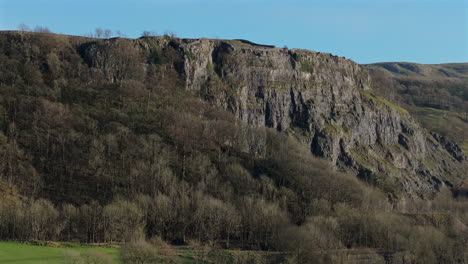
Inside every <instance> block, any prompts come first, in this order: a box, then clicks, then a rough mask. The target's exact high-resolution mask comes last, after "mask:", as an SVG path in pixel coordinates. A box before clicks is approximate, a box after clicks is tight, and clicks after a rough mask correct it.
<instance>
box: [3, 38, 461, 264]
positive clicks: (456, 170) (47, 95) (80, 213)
mask: <svg viewBox="0 0 468 264" xmlns="http://www.w3.org/2000/svg"><path fill="white" fill-rule="evenodd" d="M373 87H374V86H373V84H372V80H371V77H370V75H369V74H368V71H367V69H366V68H365V67H362V66H360V65H358V64H356V63H354V62H352V61H350V60H346V59H344V58H342V57H337V56H333V55H331V54H324V53H319V52H313V51H306V50H296V49H293V50H289V49H286V48H275V47H271V46H263V45H258V44H252V43H250V42H247V41H241V40H210V39H179V38H171V37H168V36H161V37H144V38H140V39H124V38H113V39H93V38H85V37H75V36H65V35H56V34H37V33H28V32H1V33H0V96H1V97H0V113H1V116H2V118H1V119H0V129H1V130H0V131H1V132H0V158H1V160H2V163H1V164H0V166H1V168H0V179H1V181H0V187H1V190H4V191H5V192H8V193H9V196H8V197H7V198H4V197H3V196H2V197H0V238H1V239H15V240H16V239H17V240H60V241H80V242H86V243H101V242H107V243H112V242H123V241H128V240H130V238H132V239H133V238H134V237H136V236H137V237H139V238H144V239H148V240H151V241H159V240H160V239H162V240H164V241H166V242H168V243H172V244H174V245H188V244H202V245H206V246H209V247H211V248H216V247H218V248H221V247H222V248H228V249H231V248H235V249H236V248H238V249H247V250H265V251H281V252H282V253H285V254H280V255H281V258H282V259H278V260H277V262H275V263H320V262H323V263H330V262H331V259H336V257H337V255H339V254H341V253H340V252H346V254H348V250H350V251H351V252H352V251H353V250H354V251H356V252H363V251H364V252H365V251H367V249H369V250H368V251H369V252H373V254H374V255H375V254H377V253H376V252H379V253H378V254H385V258H388V256H390V255H391V256H395V258H398V259H421V260H424V261H426V260H427V261H428V260H434V261H436V262H433V263H441V262H444V261H446V262H449V261H452V260H460V259H462V258H463V256H464V255H463V254H464V253H463V252H464V251H465V249H466V246H465V245H464V244H463V241H465V240H464V239H465V234H464V233H463V232H461V231H462V228H461V227H460V226H464V225H466V224H467V223H468V220H467V219H465V218H466V217H465V215H467V214H466V213H465V212H467V211H468V210H467V209H465V207H466V206H465V205H464V204H463V202H460V201H457V200H453V198H452V197H451V196H450V194H449V193H448V191H447V187H452V186H458V185H459V184H460V182H462V181H463V180H464V178H465V174H464V166H466V164H467V161H466V156H465V155H464V154H463V152H462V151H461V149H460V147H459V146H458V145H457V144H456V143H454V142H452V141H450V140H448V139H447V138H445V137H441V136H439V135H438V134H434V133H430V132H428V131H427V130H425V129H423V128H422V127H421V126H420V125H419V124H418V122H416V120H415V119H414V118H413V117H412V116H411V115H410V114H409V113H408V111H406V110H405V109H404V108H402V107H399V106H397V105H396V104H394V103H391V102H389V101H387V100H385V99H383V98H382V97H379V96H377V95H376V94H375V91H374V90H373ZM356 176H357V177H356ZM430 199H435V200H433V201H428V200H430ZM7 200H8V203H7V202H5V201H7ZM453 208H456V211H455V210H454V211H453V212H452V211H450V210H452V209H453ZM413 215H416V218H417V216H421V217H422V218H424V219H425V220H427V221H423V222H418V221H416V220H414V218H415V217H414V216H413ZM417 219H419V218H417ZM454 221H461V222H462V224H460V225H457V226H455V225H452V224H451V223H453V222H454ZM416 245H423V247H419V246H416ZM427 252H429V253H427ZM446 252H450V253H447V254H446ZM378 257H379V259H382V261H383V258H384V256H383V255H382V256H380V255H379V256H378ZM288 261H289V262H288ZM427 261H426V262H422V263H431V262H427ZM415 263H418V262H415Z"/></svg>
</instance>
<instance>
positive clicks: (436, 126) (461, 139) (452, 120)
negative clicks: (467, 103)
mask: <svg viewBox="0 0 468 264" xmlns="http://www.w3.org/2000/svg"><path fill="white" fill-rule="evenodd" d="M410 110H411V113H412V114H413V115H414V116H416V118H417V119H418V120H419V121H420V122H421V123H422V125H423V126H424V127H425V128H426V129H428V130H431V131H434V132H437V133H439V134H441V135H444V136H446V137H448V138H449V139H451V140H454V141H455V142H457V143H459V144H460V145H461V148H462V150H463V152H464V153H465V154H466V153H468V134H467V132H466V131H468V122H467V118H466V117H464V116H463V115H462V114H460V113H458V112H454V111H447V110H440V109H435V108H430V107H412V108H410Z"/></svg>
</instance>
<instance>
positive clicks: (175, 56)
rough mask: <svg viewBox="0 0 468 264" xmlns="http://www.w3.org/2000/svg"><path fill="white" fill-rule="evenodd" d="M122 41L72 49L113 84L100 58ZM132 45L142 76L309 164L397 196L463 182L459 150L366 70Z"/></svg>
mask: <svg viewBox="0 0 468 264" xmlns="http://www.w3.org/2000/svg"><path fill="white" fill-rule="evenodd" d="M124 41H125V42H128V41H130V40H118V39H114V40H107V41H104V42H103V43H100V44H99V43H91V44H90V43H86V44H82V45H81V46H80V47H79V49H80V50H81V51H80V53H81V54H82V56H84V57H85V60H87V61H88V64H89V65H90V66H91V67H96V68H98V69H99V68H100V69H103V70H104V71H105V72H106V74H109V76H110V79H115V78H116V76H117V77H118V72H112V71H115V70H116V69H118V67H115V65H117V66H118V65H119V63H121V64H122V65H125V63H122V62H119V59H118V56H115V55H112V53H109V52H107V51H108V50H109V48H108V47H109V46H112V45H114V46H115V45H117V46H118V45H121V44H119V43H122V42H124ZM131 42H132V44H133V47H135V49H137V50H138V51H139V54H140V55H141V56H142V58H143V59H142V60H141V62H140V65H141V67H142V69H143V71H147V70H148V68H149V65H151V64H155V63H157V64H160V65H163V66H164V67H162V68H164V69H173V70H174V71H176V72H177V75H178V77H179V78H180V79H181V80H182V81H184V83H185V86H186V89H189V90H193V91H195V92H197V93H199V94H200V95H201V96H203V97H204V98H205V99H206V100H209V101H210V102H212V103H213V104H215V105H218V106H220V107H223V108H225V109H227V110H229V111H231V112H232V113H233V114H234V115H235V116H236V117H237V118H239V119H240V120H242V121H244V122H245V123H248V124H250V125H253V126H267V127H271V128H275V129H277V130H278V131H284V132H286V133H289V134H291V135H293V136H295V137H297V138H298V139H299V140H300V141H302V142H303V143H304V144H307V145H308V146H310V150H311V152H312V153H314V154H315V155H317V156H320V157H323V158H325V159H328V160H329V161H331V162H332V163H333V164H335V165H336V166H337V167H338V168H340V169H343V170H348V171H350V172H352V173H354V174H356V175H357V176H358V177H360V178H361V179H362V180H364V181H367V182H369V183H372V184H375V185H377V186H379V187H380V188H382V189H384V190H386V191H388V192H389V193H392V194H393V195H394V196H400V195H402V196H403V195H404V194H406V195H407V196H416V195H418V196H430V195H431V194H434V193H435V192H436V191H437V190H438V189H439V188H440V187H441V186H443V185H446V186H449V187H450V186H452V185H455V184H457V183H458V182H459V181H460V180H461V179H462V178H463V174H462V172H461V168H462V167H463V166H466V163H467V162H466V157H465V155H464V154H463V153H462V151H461V150H460V148H459V147H458V145H456V144H454V143H453V142H449V141H447V140H446V139H445V138H443V137H440V136H438V135H436V134H431V133H429V132H427V131H425V130H424V129H422V128H421V127H420V126H419V125H418V123H417V122H415V120H414V119H413V118H412V117H411V116H410V115H409V114H408V113H407V112H406V111H405V110H404V109H402V108H400V107H398V106H396V105H393V104H391V103H389V102H387V101H386V100H384V99H382V98H380V97H377V96H375V95H374V94H373V92H372V84H371V81H370V78H369V75H368V73H367V70H366V69H365V68H363V67H361V66H360V65H358V64H356V63H354V62H353V61H350V60H347V59H345V58H343V57H337V56H333V55H331V54H324V53H319V52H313V51H307V50H297V49H292V50H290V49H286V48H274V47H271V46H263V45H257V44H253V43H250V42H248V41H243V40H210V39H196V40H180V39H171V38H168V37H151V38H142V39H138V40H132V41H131ZM127 49H128V48H127ZM106 54H107V55H106ZM106 56H110V57H109V58H107V57H106ZM162 57H164V59H160V58H162ZM113 59H114V60H115V65H111V64H112V60H113ZM109 66H111V67H109ZM160 68H161V67H160ZM109 71H110V72H109Z"/></svg>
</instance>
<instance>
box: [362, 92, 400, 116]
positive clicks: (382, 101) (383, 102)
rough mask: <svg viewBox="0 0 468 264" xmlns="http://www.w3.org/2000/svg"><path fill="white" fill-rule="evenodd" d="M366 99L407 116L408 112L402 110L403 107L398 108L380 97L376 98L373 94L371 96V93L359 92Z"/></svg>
mask: <svg viewBox="0 0 468 264" xmlns="http://www.w3.org/2000/svg"><path fill="white" fill-rule="evenodd" d="M361 93H362V94H363V95H364V96H365V97H366V98H368V99H370V100H372V101H374V102H376V103H378V104H382V105H385V106H388V107H390V108H392V109H394V110H396V111H397V112H399V113H402V114H408V110H406V109H404V108H403V107H400V106H398V105H396V104H393V103H390V102H389V101H387V100H385V99H384V98H382V97H380V96H377V95H375V94H373V93H372V92H371V91H362V92H361Z"/></svg>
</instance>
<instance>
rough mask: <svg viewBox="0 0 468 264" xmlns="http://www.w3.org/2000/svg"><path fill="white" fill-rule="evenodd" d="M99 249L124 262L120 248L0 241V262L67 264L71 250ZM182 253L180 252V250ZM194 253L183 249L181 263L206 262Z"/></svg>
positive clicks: (15, 263)
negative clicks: (198, 258) (196, 257)
mask: <svg viewBox="0 0 468 264" xmlns="http://www.w3.org/2000/svg"><path fill="white" fill-rule="evenodd" d="M89 250H93V251H97V252H100V253H104V254H106V255H109V256H110V257H112V259H113V260H114V263H116V264H120V263H122V262H121V261H120V259H119V250H118V248H110V247H95V246H81V245H79V244H76V245H71V246H70V244H68V245H66V244H60V243H56V244H55V245H53V246H37V245H31V244H23V243H16V242H0V264H10V263H11V264H65V263H66V261H65V254H66V252H69V251H76V252H85V251H89ZM179 253H180V252H179ZM194 257H195V256H194V254H193V253H192V254H190V253H188V252H185V251H183V254H181V256H179V257H177V256H176V257H175V258H176V259H177V258H178V262H177V263H180V264H196V263H206V262H204V261H200V260H196V259H194Z"/></svg>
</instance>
